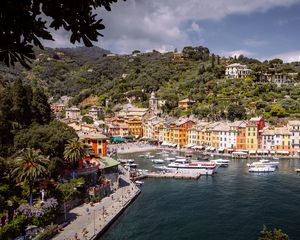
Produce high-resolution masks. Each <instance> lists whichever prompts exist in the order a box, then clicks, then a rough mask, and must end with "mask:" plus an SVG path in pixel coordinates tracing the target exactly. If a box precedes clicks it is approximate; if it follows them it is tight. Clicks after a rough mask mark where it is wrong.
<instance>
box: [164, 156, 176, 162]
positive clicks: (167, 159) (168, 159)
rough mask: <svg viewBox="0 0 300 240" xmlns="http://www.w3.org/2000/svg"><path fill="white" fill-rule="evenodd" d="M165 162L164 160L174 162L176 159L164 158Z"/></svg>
mask: <svg viewBox="0 0 300 240" xmlns="http://www.w3.org/2000/svg"><path fill="white" fill-rule="evenodd" d="M165 160H166V161H170V162H172V161H175V160H176V158H173V157H167V158H165Z"/></svg>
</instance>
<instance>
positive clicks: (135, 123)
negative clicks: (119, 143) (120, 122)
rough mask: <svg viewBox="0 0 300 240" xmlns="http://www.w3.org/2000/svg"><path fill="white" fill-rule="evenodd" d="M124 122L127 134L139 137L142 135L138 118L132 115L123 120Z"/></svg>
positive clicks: (140, 122)
mask: <svg viewBox="0 0 300 240" xmlns="http://www.w3.org/2000/svg"><path fill="white" fill-rule="evenodd" d="M125 124H127V126H128V133H129V135H132V136H135V137H136V138H140V137H142V136H143V123H142V120H141V119H140V118H137V117H133V118H129V119H126V120H125Z"/></svg>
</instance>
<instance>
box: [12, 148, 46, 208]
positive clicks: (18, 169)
mask: <svg viewBox="0 0 300 240" xmlns="http://www.w3.org/2000/svg"><path fill="white" fill-rule="evenodd" d="M48 165H49V158H48V157H45V156H43V155H41V154H40V150H34V149H32V148H26V149H25V150H24V151H23V152H22V154H21V155H20V156H18V157H17V158H16V159H15V168H14V169H13V172H12V173H13V175H14V176H15V177H16V180H17V181H18V182H19V183H28V185H29V195H30V197H29V204H30V206H32V191H33V184H34V181H35V180H36V179H37V178H40V177H44V176H46V175H47V174H48V169H47V167H48Z"/></svg>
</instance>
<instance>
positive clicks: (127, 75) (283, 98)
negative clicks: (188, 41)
mask: <svg viewBox="0 0 300 240" xmlns="http://www.w3.org/2000/svg"><path fill="white" fill-rule="evenodd" d="M97 50H99V51H93V49H86V48H75V49H46V50H44V51H39V52H38V54H37V60H36V61H35V62H34V63H33V65H32V70H31V71H26V70H24V69H20V68H16V69H13V70H11V69H6V68H5V67H3V68H1V77H0V79H1V82H2V83H4V85H5V84H7V83H8V82H9V81H11V80H13V79H15V78H19V77H20V78H23V79H29V80H30V84H31V85H34V86H43V87H44V88H45V89H46V91H47V94H48V95H49V96H53V97H54V99H58V98H59V97H60V96H62V95H70V96H73V99H72V104H76V105H77V104H79V103H80V102H82V101H83V100H84V99H85V98H87V97H89V96H91V95H92V96H98V101H99V104H101V105H104V100H105V99H106V98H111V102H112V105H114V104H116V103H122V102H126V101H127V99H126V98H128V97H133V96H134V97H135V99H136V104H137V105H139V106H147V104H148V98H149V96H150V93H151V92H152V91H155V92H157V95H158V96H159V97H161V98H163V99H166V100H167V103H166V106H165V107H164V110H165V112H166V113H169V114H173V115H176V116H181V115H189V114H191V113H193V114H195V115H197V116H198V117H199V118H205V117H209V118H210V119H215V120H218V119H221V118H228V117H229V116H228V115H229V114H228V112H229V113H230V115H232V114H235V112H234V111H235V110H236V111H238V110H237V109H238V108H236V106H242V107H243V108H244V109H245V110H246V114H247V117H250V116H254V115H263V116H265V117H266V118H267V119H271V120H273V121H276V119H277V118H278V117H279V118H282V117H300V101H299V100H300V85H298V84H297V81H298V78H296V79H295V80H294V82H293V83H292V84H289V85H282V86H277V85H275V84H271V83H259V82H257V75H258V74H259V73H260V72H264V71H265V70H268V69H271V70H272V71H276V72H299V64H298V63H292V64H281V62H280V61H279V60H278V59H277V60H276V59H275V60H273V61H269V62H267V61H266V62H263V63H261V62H259V61H258V60H255V59H249V58H245V57H243V56H240V57H239V58H238V59H233V58H232V59H224V58H220V57H218V56H215V55H213V54H210V53H209V50H208V49H207V48H203V47H197V48H192V47H186V48H185V49H184V51H183V52H184V54H185V58H184V59H178V60H174V54H173V53H165V54H161V53H159V52H156V51H154V52H151V53H143V54H137V55H121V56H111V57H102V56H103V53H104V54H106V53H109V51H106V50H102V49H97ZM100 52H101V53H100ZM97 56H99V57H97ZM233 62H240V63H243V64H247V65H248V66H249V67H250V68H251V69H253V70H254V72H253V74H252V76H251V77H249V78H247V79H234V80H228V79H224V74H225V64H228V63H233ZM275 68H276V69H275ZM186 97H188V98H191V99H193V100H195V101H196V104H195V105H194V106H193V108H192V109H191V110H188V111H182V110H180V109H178V108H177V101H178V100H179V99H182V98H186ZM230 107H231V108H230ZM232 109H233V112H232ZM239 109H240V108H239ZM229 110H230V111H229ZM240 110H241V109H240ZM241 111H242V116H239V113H236V114H237V116H239V118H240V117H245V116H244V115H245V114H244V113H243V109H242V110H241Z"/></svg>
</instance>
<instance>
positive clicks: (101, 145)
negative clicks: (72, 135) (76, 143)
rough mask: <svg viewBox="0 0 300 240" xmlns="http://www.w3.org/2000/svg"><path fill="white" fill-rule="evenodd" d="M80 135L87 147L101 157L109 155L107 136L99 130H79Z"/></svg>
mask: <svg viewBox="0 0 300 240" xmlns="http://www.w3.org/2000/svg"><path fill="white" fill-rule="evenodd" d="M78 136H79V138H80V140H81V141H82V143H83V145H84V146H85V147H86V149H87V150H88V151H90V152H92V153H94V154H95V155H97V156H99V157H105V156H106V155H107V143H106V140H107V137H106V136H105V135H103V134H101V133H99V132H79V133H78Z"/></svg>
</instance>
